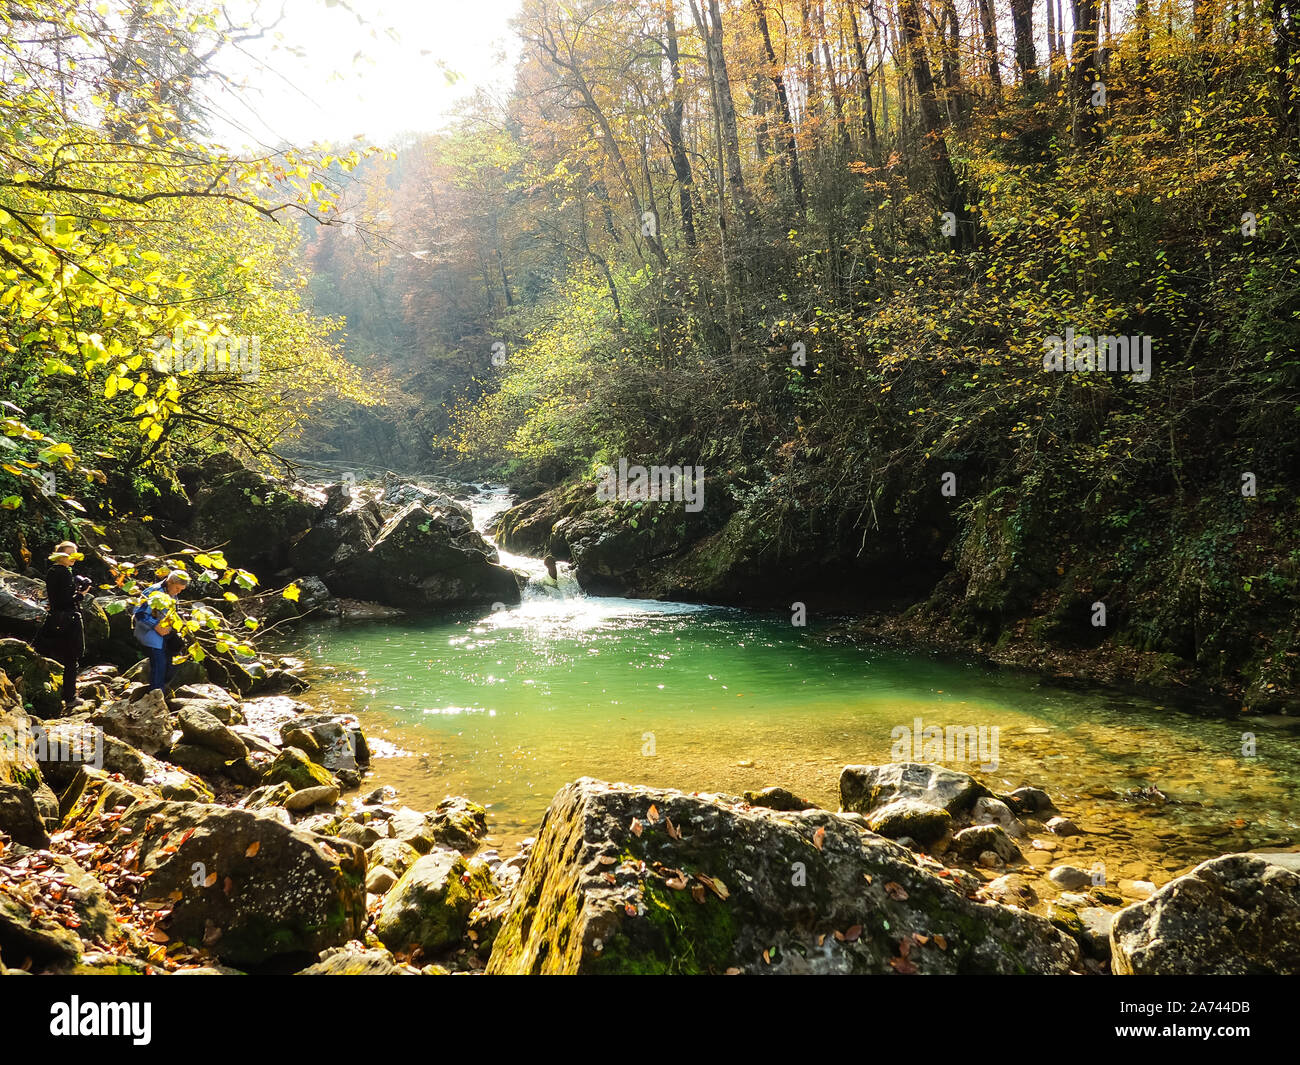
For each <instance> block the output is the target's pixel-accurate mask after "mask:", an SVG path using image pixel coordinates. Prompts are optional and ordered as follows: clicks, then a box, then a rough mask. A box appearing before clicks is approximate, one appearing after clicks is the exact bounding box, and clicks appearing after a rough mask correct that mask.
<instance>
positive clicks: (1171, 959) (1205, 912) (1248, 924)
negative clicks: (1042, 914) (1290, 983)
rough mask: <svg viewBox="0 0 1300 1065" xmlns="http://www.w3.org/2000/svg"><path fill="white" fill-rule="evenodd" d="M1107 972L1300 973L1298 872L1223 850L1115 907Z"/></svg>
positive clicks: (1299, 892)
mask: <svg viewBox="0 0 1300 1065" xmlns="http://www.w3.org/2000/svg"><path fill="white" fill-rule="evenodd" d="M1110 946H1111V969H1112V971H1113V972H1116V973H1120V974H1124V975H1139V976H1148V975H1162V976H1163V975H1177V976H1185V975H1190V974H1195V975H1198V976H1199V975H1215V976H1240V975H1245V974H1250V973H1276V974H1280V975H1287V976H1294V975H1296V974H1297V973H1300V875H1298V874H1297V873H1295V872H1294V871H1292V870H1290V869H1287V868H1284V867H1283V866H1281V865H1275V864H1273V863H1272V862H1270V861H1267V860H1266V858H1265V857H1264V856H1259V855H1251V854H1227V855H1224V856H1223V857H1221V858H1212V859H1211V860H1209V861H1208V862H1202V863H1201V864H1200V865H1198V866H1197V867H1196V868H1195V869H1193V870H1192V871H1191V872H1190V873H1187V874H1186V875H1184V876H1180V877H1177V878H1176V879H1174V880H1171V881H1169V883H1168V884H1166V885H1165V886H1164V887H1162V888H1161V889H1160V890H1159V891H1157V892H1156V893H1155V894H1154V895H1152V896H1151V897H1150V898H1149V899H1147V900H1145V901H1144V902H1139V903H1137V904H1135V905H1133V906H1129V907H1128V908H1126V909H1123V910H1121V911H1120V912H1119V913H1117V914H1116V915H1115V920H1114V922H1113V923H1112V924H1111V929H1110Z"/></svg>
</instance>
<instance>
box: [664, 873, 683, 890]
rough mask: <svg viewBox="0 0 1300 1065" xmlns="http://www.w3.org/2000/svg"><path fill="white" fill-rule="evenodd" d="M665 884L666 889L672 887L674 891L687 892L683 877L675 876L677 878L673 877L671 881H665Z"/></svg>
mask: <svg viewBox="0 0 1300 1065" xmlns="http://www.w3.org/2000/svg"><path fill="white" fill-rule="evenodd" d="M664 884H665V886H666V887H670V888H672V889H673V890H674V891H685V890H686V881H685V880H683V879H682V878H681V877H679V876H675V877H673V878H672V879H671V880H665V881H664Z"/></svg>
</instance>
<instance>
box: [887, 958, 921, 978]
mask: <svg viewBox="0 0 1300 1065" xmlns="http://www.w3.org/2000/svg"><path fill="white" fill-rule="evenodd" d="M889 964H890V965H892V966H893V967H894V972H896V973H901V974H902V975H904V976H912V975H913V974H914V973H916V972H917V968H916V966H915V965H913V964H912V963H911V962H910V961H908V960H907V959H906V958H890V959H889Z"/></svg>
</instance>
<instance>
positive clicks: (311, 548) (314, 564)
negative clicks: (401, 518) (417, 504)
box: [289, 499, 384, 574]
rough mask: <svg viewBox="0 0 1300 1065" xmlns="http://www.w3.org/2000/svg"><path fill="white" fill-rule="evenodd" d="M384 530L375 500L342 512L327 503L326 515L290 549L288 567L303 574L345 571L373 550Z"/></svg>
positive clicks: (360, 502) (362, 501)
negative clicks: (362, 555) (348, 566)
mask: <svg viewBox="0 0 1300 1065" xmlns="http://www.w3.org/2000/svg"><path fill="white" fill-rule="evenodd" d="M383 527H384V515H383V513H382V512H381V511H380V509H379V504H378V503H376V502H375V501H374V500H366V499H356V500H352V501H350V502H349V503H348V505H347V506H346V507H344V508H342V509H341V510H338V509H334V508H333V507H332V505H331V503H329V502H327V503H326V506H325V513H324V515H323V516H321V517H319V518H318V519H317V521H316V522H315V524H313V525H312V527H311V528H310V529H308V530H307V531H306V532H304V533H302V534H301V535H300V536H298V537H297V538H296V539H295V540H294V542H293V544H292V545H291V546H290V547H289V564H290V565H291V566H292V567H293V568H294V569H295V570H297V571H298V572H299V573H304V574H311V573H326V574H328V573H331V572H334V571H335V570H339V569H342V568H344V567H345V566H347V565H349V564H350V563H351V562H353V561H354V560H355V559H356V557H357V556H358V555H361V554H364V553H365V552H366V551H368V550H369V549H370V547H371V546H372V545H373V544H374V542H375V541H376V540H377V539H378V538H379V533H380V530H382V529H383Z"/></svg>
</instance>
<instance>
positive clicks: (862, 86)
mask: <svg viewBox="0 0 1300 1065" xmlns="http://www.w3.org/2000/svg"><path fill="white" fill-rule="evenodd" d="M848 10H849V25H850V26H851V27H852V28H853V51H854V54H855V55H856V56H857V60H858V94H859V96H861V98H862V132H863V134H864V135H865V137H866V143H867V148H868V150H869V151H870V152H871V155H872V158H876V157H877V156H878V154H879V152H878V150H877V145H876V116H875V114H874V113H873V112H874V110H875V108H874V107H873V105H872V101H871V75H872V72H871V71H869V70H868V69H867V53H866V50H865V49H864V48H863V47H862V32H861V31H860V30H859V28H858V16H857V13H856V12H855V11H854V10H853V5H852V4H849V8H848Z"/></svg>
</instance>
